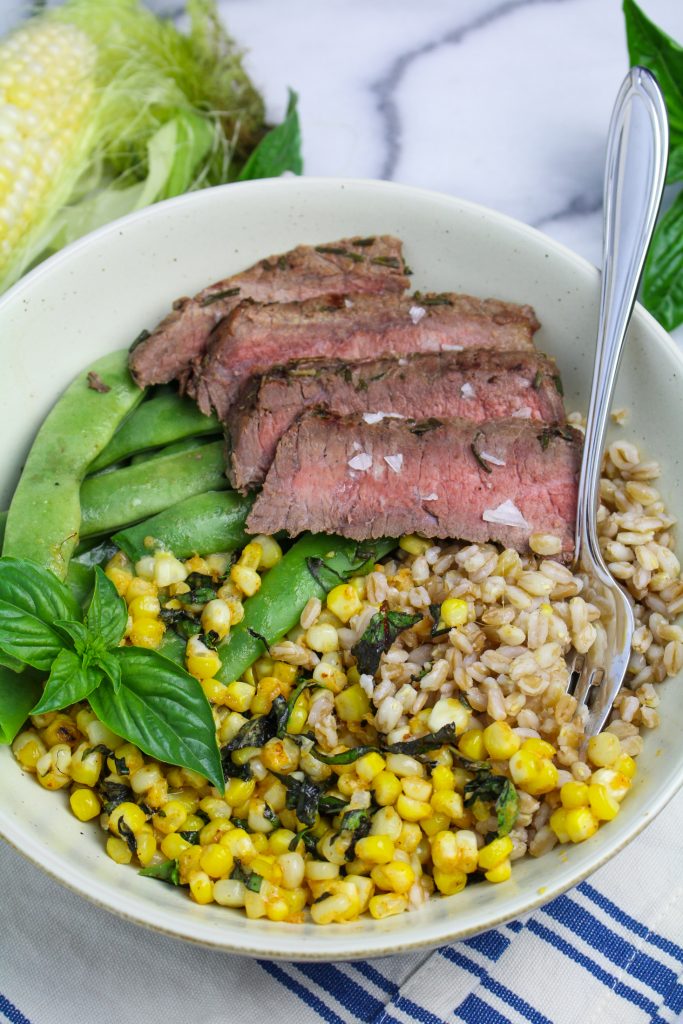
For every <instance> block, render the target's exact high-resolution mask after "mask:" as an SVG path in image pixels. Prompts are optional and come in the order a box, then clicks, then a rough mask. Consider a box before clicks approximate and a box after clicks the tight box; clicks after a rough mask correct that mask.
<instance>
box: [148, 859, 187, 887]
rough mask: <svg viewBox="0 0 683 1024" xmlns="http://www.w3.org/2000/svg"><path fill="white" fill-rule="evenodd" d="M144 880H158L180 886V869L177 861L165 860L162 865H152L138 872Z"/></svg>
mask: <svg viewBox="0 0 683 1024" xmlns="http://www.w3.org/2000/svg"><path fill="white" fill-rule="evenodd" d="M138 874H139V875H142V876H143V877H144V878H158V879H159V881H160V882H167V883H168V885H180V869H179V867H178V861H177V860H165V861H163V862H162V863H161V864H150V865H149V866H148V867H146V868H141V869H140V870H139V871H138Z"/></svg>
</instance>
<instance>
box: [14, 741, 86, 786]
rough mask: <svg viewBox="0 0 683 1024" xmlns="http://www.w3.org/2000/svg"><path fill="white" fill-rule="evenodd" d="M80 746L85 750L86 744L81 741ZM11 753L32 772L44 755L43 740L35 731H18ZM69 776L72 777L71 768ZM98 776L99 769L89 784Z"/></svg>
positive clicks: (45, 751) (75, 754)
mask: <svg viewBox="0 0 683 1024" xmlns="http://www.w3.org/2000/svg"><path fill="white" fill-rule="evenodd" d="M81 747H82V749H83V750H86V749H87V744H85V743H83V744H81ZM81 747H79V748H78V750H76V751H75V752H74V756H73V758H72V759H71V763H72V765H73V762H74V759H75V758H76V756H77V754H78V752H79V750H81ZM12 753H13V754H14V756H15V757H16V759H17V761H18V762H19V764H20V765H21V767H22V768H25V769H26V771H29V772H34V771H35V770H36V765H37V764H38V762H39V761H40V759H41V757H44V756H45V754H46V753H47V749H46V747H45V744H44V743H43V741H42V740H41V739H40V737H39V736H37V735H36V733H34V732H29V731H26V732H21V733H19V735H18V736H17V737H15V739H14V741H13V743H12ZM101 764H102V755H101V754H100V765H101ZM71 777H72V778H73V777H74V776H73V770H72V774H71ZM98 778H99V771H98V772H97V773H96V774H95V777H94V779H93V780H92V782H89V784H90V785H94V784H95V782H97V780H98ZM76 781H78V782H80V781H81V780H80V779H78V780H76Z"/></svg>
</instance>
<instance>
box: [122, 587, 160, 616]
mask: <svg viewBox="0 0 683 1024" xmlns="http://www.w3.org/2000/svg"><path fill="white" fill-rule="evenodd" d="M128 597H129V598H130V587H129V588H128ZM128 611H129V612H130V614H131V615H132V616H133V618H134V619H156V618H157V616H158V615H159V612H160V611H161V605H160V604H159V598H158V597H157V596H156V594H140V596H139V597H136V598H134V599H133V600H132V601H130V600H129V602H128Z"/></svg>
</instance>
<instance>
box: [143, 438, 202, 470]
mask: <svg viewBox="0 0 683 1024" xmlns="http://www.w3.org/2000/svg"><path fill="white" fill-rule="evenodd" d="M211 436H213V435H211ZM200 445H201V442H200V441H199V438H197V437H184V438H182V440H180V441H174V442H173V444H167V445H165V446H164V447H163V448H152V449H151V451H146V452H138V454H137V455H134V456H133V457H132V459H131V460H130V464H131V466H137V465H139V463H141V462H151V461H152V460H153V459H159V458H161V457H162V456H164V455H176V454H177V453H178V452H189V451H190V449H191V448H199V447H200Z"/></svg>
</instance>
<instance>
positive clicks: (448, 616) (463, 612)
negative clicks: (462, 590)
mask: <svg viewBox="0 0 683 1024" xmlns="http://www.w3.org/2000/svg"><path fill="white" fill-rule="evenodd" d="M468 616H469V609H468V607H467V601H463V599H462V598H461V597H449V598H448V599H447V600H446V601H444V603H443V604H442V605H441V618H442V619H443V623H444V625H445V626H448V627H449V628H450V629H453V628H454V627H456V626H464V625H465V623H466V622H467V619H468Z"/></svg>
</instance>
